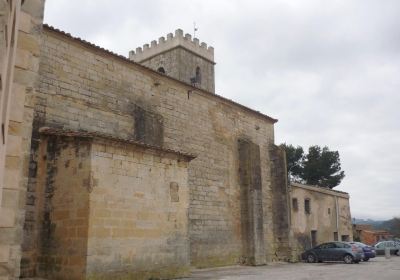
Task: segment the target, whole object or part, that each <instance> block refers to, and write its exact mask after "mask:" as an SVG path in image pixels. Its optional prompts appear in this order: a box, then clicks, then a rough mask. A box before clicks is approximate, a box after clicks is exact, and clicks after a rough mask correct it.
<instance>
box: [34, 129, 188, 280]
mask: <svg viewBox="0 0 400 280" xmlns="http://www.w3.org/2000/svg"><path fill="white" fill-rule="evenodd" d="M42 133H43V137H42V141H41V143H42V144H41V156H40V158H41V160H40V162H39V170H38V172H39V174H41V175H40V176H39V182H38V183H39V184H38V185H39V186H43V188H42V189H41V191H40V197H41V198H42V199H41V200H42V201H41V203H40V205H41V207H40V212H41V214H40V215H39V217H40V218H39V219H40V223H39V224H40V228H41V229H40V231H41V235H40V239H39V240H38V242H39V247H40V249H39V251H38V258H37V260H36V262H37V263H38V268H37V272H36V275H37V276H39V277H45V278H47V279H66V280H67V279H68V280H79V279H111V278H115V279H137V280H142V279H143V280H147V279H154V278H157V279H166V278H176V277H182V276H186V275H187V274H188V271H189V265H190V262H189V242H188V238H187V235H188V219H187V215H188V207H189V190H188V174H187V167H188V162H189V161H190V160H191V159H193V157H192V156H191V155H185V154H182V153H178V152H174V151H171V150H165V149H160V148H158V147H152V146H149V145H143V144H142V143H138V142H134V141H125V140H122V139H117V138H115V137H110V136H106V135H100V134H95V135H93V134H87V133H82V132H71V131H69V132H65V131H61V130H53V129H43V130H42ZM171 186H172V187H171Z"/></svg>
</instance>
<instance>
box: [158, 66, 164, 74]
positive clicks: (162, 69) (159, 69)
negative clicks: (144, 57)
mask: <svg viewBox="0 0 400 280" xmlns="http://www.w3.org/2000/svg"><path fill="white" fill-rule="evenodd" d="M157 71H158V72H160V73H163V74H165V69H164V67H159V68H158V69H157Z"/></svg>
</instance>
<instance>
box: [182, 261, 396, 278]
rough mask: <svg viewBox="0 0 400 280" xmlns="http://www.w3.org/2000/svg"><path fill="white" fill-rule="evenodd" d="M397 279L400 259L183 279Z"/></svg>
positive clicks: (233, 270) (217, 272)
mask: <svg viewBox="0 0 400 280" xmlns="http://www.w3.org/2000/svg"><path fill="white" fill-rule="evenodd" d="M205 279H213V280H244V279H246V280H266V279H273V280H292V279H293V280H306V279H307V280H308V279H313V280H314V279H318V280H339V279H363V280H368V279H377V280H400V257H397V256H392V257H391V258H390V259H385V258H384V257H377V258H375V259H371V260H370V261H369V262H362V263H360V264H342V263H315V264H308V263H296V264H288V263H277V264H271V265H267V266H259V267H243V266H234V267H225V268H216V269H206V270H203V269H201V270H195V271H193V272H192V275H191V277H189V278H185V279H184V280H205Z"/></svg>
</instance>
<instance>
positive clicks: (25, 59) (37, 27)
mask: <svg viewBox="0 0 400 280" xmlns="http://www.w3.org/2000/svg"><path fill="white" fill-rule="evenodd" d="M23 2H24V4H23V5H22V7H20V5H21V1H12V0H10V1H7V3H6V1H0V18H1V19H0V27H1V28H0V30H1V36H0V46H1V48H0V56H1V67H2V70H1V71H2V72H1V75H2V76H1V80H2V86H4V88H3V89H2V90H1V93H0V96H1V97H2V98H4V97H5V96H7V95H8V96H9V99H8V100H4V99H1V100H2V101H1V102H0V114H1V115H2V117H1V123H2V124H4V126H3V127H2V132H1V134H2V135H1V141H2V144H1V147H0V197H1V202H0V205H1V209H0V279H1V280H4V279H16V278H17V277H19V275H20V270H19V264H20V259H21V243H22V228H23V223H24V216H25V200H26V190H27V178H28V165H29V156H30V150H29V147H30V143H31V141H30V139H31V130H32V119H33V107H34V101H35V99H34V97H35V93H36V89H37V85H38V84H37V82H38V67H39V53H40V42H41V38H40V34H41V26H42V19H43V10H44V0H30V1H23ZM10 5H11V6H12V8H13V12H12V13H9V12H7V11H9V6H10ZM4 15H6V16H7V15H8V16H10V17H8V20H5V19H4ZM14 18H15V20H14ZM5 23H6V24H7V25H6V26H5V25H4V24H5ZM6 27H7V29H8V32H7V35H8V39H7V41H8V43H7V46H8V48H7V47H6V48H4V46H5V41H4V39H5V37H6V36H4V30H5V28H6ZM10 50H14V51H15V60H13V59H12V58H10V54H11V52H9V54H8V55H7V54H5V53H4V51H10ZM7 56H8V63H5V62H6V61H7V58H6V57H7ZM4 73H8V74H7V78H6V76H5V75H3V74H4ZM6 92H7V94H5V93H6ZM3 135H4V136H5V138H3ZM4 140H5V145H4ZM3 152H5V153H3ZM3 164H4V165H3ZM3 167H4V170H3ZM3 171H4V173H3ZM27 203H33V202H32V201H28V200H27Z"/></svg>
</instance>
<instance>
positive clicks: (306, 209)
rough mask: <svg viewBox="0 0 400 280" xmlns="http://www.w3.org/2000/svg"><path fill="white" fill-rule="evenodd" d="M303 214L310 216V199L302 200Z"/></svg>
mask: <svg viewBox="0 0 400 280" xmlns="http://www.w3.org/2000/svg"><path fill="white" fill-rule="evenodd" d="M304 212H305V213H306V214H311V206H310V199H309V198H306V199H305V200H304Z"/></svg>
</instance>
